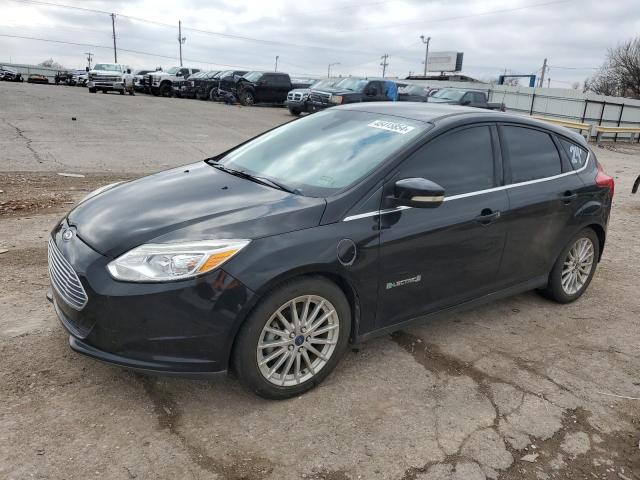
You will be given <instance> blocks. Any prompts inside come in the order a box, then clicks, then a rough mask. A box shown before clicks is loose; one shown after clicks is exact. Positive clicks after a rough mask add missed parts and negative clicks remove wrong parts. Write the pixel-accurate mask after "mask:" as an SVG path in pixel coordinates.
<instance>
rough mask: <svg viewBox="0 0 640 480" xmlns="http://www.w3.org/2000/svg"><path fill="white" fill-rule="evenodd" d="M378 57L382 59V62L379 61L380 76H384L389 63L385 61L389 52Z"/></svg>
mask: <svg viewBox="0 0 640 480" xmlns="http://www.w3.org/2000/svg"><path fill="white" fill-rule="evenodd" d="M380 58H381V59H382V62H381V63H380V65H382V78H384V74H385V73H387V67H388V66H389V63H388V62H387V60H388V59H389V54H388V53H385V54H384V55H382V56H381V57H380Z"/></svg>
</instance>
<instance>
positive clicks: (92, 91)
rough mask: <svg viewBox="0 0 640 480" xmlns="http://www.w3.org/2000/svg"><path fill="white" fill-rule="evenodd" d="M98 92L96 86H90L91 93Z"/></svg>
mask: <svg viewBox="0 0 640 480" xmlns="http://www.w3.org/2000/svg"><path fill="white" fill-rule="evenodd" d="M96 92H97V90H96V89H95V88H90V89H89V93H96Z"/></svg>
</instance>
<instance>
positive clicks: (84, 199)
mask: <svg viewBox="0 0 640 480" xmlns="http://www.w3.org/2000/svg"><path fill="white" fill-rule="evenodd" d="M121 183H123V182H115V183H110V184H109V185H105V186H104V187H100V188H96V189H95V190H94V191H93V192H90V193H89V194H87V195H86V196H84V197H83V198H82V200H80V201H79V202H78V203H79V204H80V203H82V202H85V201H87V200H89V199H90V198H93V197H95V196H96V195H100V194H101V193H102V192H106V191H107V190H110V189H112V188H113V187H115V186H116V185H120V184H121Z"/></svg>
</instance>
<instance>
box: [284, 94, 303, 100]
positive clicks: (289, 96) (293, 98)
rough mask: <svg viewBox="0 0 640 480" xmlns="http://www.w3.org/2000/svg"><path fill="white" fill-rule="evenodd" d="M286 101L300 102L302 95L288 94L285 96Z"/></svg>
mask: <svg viewBox="0 0 640 480" xmlns="http://www.w3.org/2000/svg"><path fill="white" fill-rule="evenodd" d="M287 100H293V101H294V102H300V101H301V100H302V93H300V92H289V93H288V94H287Z"/></svg>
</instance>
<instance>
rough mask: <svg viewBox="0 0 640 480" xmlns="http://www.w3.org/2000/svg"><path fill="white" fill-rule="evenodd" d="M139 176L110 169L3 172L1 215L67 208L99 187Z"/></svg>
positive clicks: (33, 213)
mask: <svg viewBox="0 0 640 480" xmlns="http://www.w3.org/2000/svg"><path fill="white" fill-rule="evenodd" d="M136 177H137V175H133V174H111V173H104V174H87V175H86V176H84V177H65V176H61V175H58V174H56V173H29V172H19V173H4V174H0V190H1V191H2V193H0V217H7V216H25V215H39V214H47V213H55V212H61V211H65V210H68V209H70V208H71V207H72V206H73V205H74V204H75V203H76V202H77V201H79V200H80V199H81V198H82V197H84V196H85V195H86V194H87V193H89V192H91V191H93V190H95V189H96V188H98V187H101V186H103V185H108V184H110V183H114V182H119V181H123V180H131V179H133V178H136Z"/></svg>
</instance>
